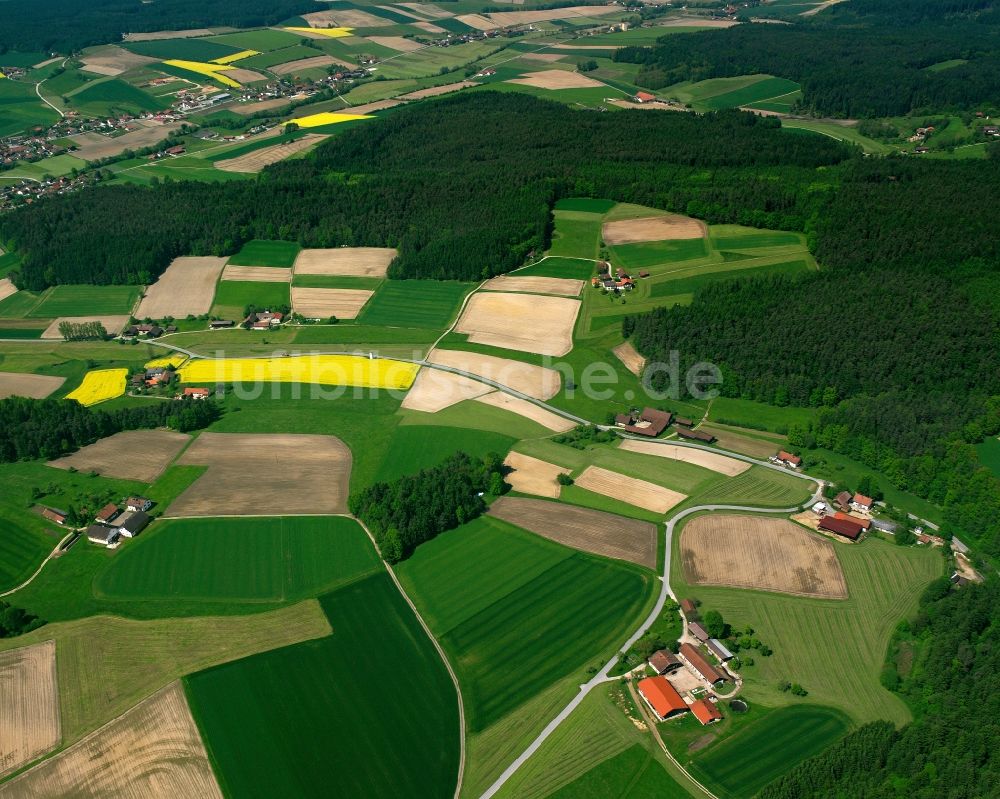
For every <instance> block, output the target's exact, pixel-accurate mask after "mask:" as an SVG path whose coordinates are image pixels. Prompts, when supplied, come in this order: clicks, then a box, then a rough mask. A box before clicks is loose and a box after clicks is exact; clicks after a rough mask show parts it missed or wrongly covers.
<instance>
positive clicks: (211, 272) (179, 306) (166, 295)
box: [136, 256, 226, 319]
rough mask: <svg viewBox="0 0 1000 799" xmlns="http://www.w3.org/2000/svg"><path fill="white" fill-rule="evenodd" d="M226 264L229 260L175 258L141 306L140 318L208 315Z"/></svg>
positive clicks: (137, 314)
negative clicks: (216, 285) (216, 286)
mask: <svg viewBox="0 0 1000 799" xmlns="http://www.w3.org/2000/svg"><path fill="white" fill-rule="evenodd" d="M225 265H226V259H225V258H216V257H214V256H202V257H198V258H190V257H188V258H175V259H174V260H173V263H171V264H170V266H168V267H167V271H166V272H164V273H163V274H162V275H160V279H159V280H157V281H156V282H155V283H154V284H153V285H152V286H150V287H149V288H147V289H146V296H145V297H143V298H142V302H140V303H139V310H138V311H137V312H136V316H137V317H138V318H139V319H145V318H146V317H147V316H148V317H149V318H150V319H163V318H164V317H166V316H173V317H174V318H176V319H183V318H184V317H185V316H187V315H188V314H194V315H195V316H201V315H202V314H204V313H208V312H209V310H210V309H211V307H212V300H213V299H215V284H216V283H217V282H218V280H219V275H220V273H221V272H222V270H223V268H224V267H225Z"/></svg>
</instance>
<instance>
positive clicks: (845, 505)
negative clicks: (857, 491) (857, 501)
mask: <svg viewBox="0 0 1000 799" xmlns="http://www.w3.org/2000/svg"><path fill="white" fill-rule="evenodd" d="M833 501H834V504H836V506H837V507H838V508H840V509H841V510H848V509H849V508H850V507H851V493H850V492H849V491H841V492H840V493H839V494H837V496H836V497H835V498H834V500H833Z"/></svg>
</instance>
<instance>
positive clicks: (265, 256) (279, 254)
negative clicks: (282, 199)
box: [222, 139, 302, 269]
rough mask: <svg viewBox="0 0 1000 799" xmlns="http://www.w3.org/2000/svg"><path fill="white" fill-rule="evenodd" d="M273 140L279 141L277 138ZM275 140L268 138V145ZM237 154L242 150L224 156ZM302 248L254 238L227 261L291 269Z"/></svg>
mask: <svg viewBox="0 0 1000 799" xmlns="http://www.w3.org/2000/svg"><path fill="white" fill-rule="evenodd" d="M273 141H277V139H274V140H273ZM273 141H272V140H268V146H270V144H272V143H273ZM237 155H242V152H236V151H235V150H232V151H227V152H226V153H224V155H223V156H222V157H224V158H234V157H236V156H237ZM301 249H302V248H301V247H300V246H299V245H298V244H297V243H296V242H294V241H269V240H264V239H253V240H252V241H248V242H247V243H246V244H244V245H243V246H242V247H241V248H240V251H239V252H238V253H236V255H233V256H231V257H230V258H229V261H228V262H227V263H230V264H232V265H233V266H280V267H284V268H286V269H289V268H291V266H292V264H294V263H295V256H296V255H298V254H299V250H301Z"/></svg>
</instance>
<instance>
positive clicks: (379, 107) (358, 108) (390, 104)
mask: <svg viewBox="0 0 1000 799" xmlns="http://www.w3.org/2000/svg"><path fill="white" fill-rule="evenodd" d="M402 104H403V103H402V102H401V101H400V100H397V99H395V98H393V99H391V100H376V101H375V102H373V103H364V104H363V105H355V106H352V107H351V108H345V109H344V111H345V112H347V113H349V114H373V113H375V112H376V111H384V110H385V109H387V108H395V107H396V106H397V105H402Z"/></svg>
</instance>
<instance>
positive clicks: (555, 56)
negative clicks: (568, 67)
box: [521, 53, 566, 64]
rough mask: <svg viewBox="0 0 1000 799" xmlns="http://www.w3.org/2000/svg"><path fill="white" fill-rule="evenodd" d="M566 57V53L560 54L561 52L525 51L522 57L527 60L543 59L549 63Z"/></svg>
mask: <svg viewBox="0 0 1000 799" xmlns="http://www.w3.org/2000/svg"><path fill="white" fill-rule="evenodd" d="M565 57H566V56H564V55H559V53H525V54H524V55H522V56H521V58H523V59H525V60H527V61H543V62H545V63H547V64H552V63H554V62H556V61H562V60H563V59H564V58H565Z"/></svg>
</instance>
